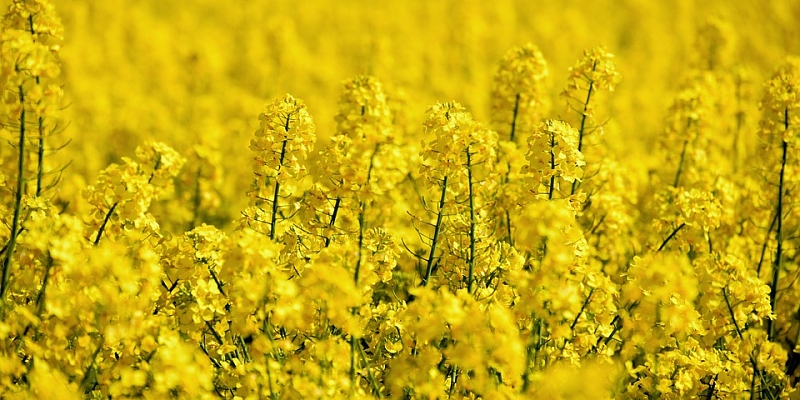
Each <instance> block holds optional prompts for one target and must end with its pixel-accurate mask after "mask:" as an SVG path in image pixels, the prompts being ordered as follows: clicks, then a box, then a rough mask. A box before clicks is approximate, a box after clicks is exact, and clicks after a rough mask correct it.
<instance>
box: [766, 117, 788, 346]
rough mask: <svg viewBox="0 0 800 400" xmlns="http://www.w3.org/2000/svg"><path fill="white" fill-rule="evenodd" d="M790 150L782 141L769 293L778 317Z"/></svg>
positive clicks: (771, 334) (771, 326) (770, 334)
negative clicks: (786, 176)
mask: <svg viewBox="0 0 800 400" xmlns="http://www.w3.org/2000/svg"><path fill="white" fill-rule="evenodd" d="M783 118H784V121H783V124H784V129H785V130H789V109H788V108H786V109H784V111H783ZM788 150H789V144H788V143H786V140H782V141H781V153H782V154H781V173H780V180H779V183H778V207H777V208H778V209H777V211H776V213H777V216H778V227H777V228H776V230H775V240H777V242H778V246H777V249H776V250H775V260H774V261H773V266H772V284H771V285H770V291H769V305H770V307H771V308H772V312H773V313H774V314H776V315H777V312H776V311H777V310H776V308H777V305H778V280H779V279H780V273H781V258H782V257H783V187H784V186H783V184H784V183H783V178H784V174H785V172H786V153H787V152H788ZM767 338H768V339H769V340H770V341H774V340H775V320H774V319H769V320H767Z"/></svg>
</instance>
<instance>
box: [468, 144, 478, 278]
mask: <svg viewBox="0 0 800 400" xmlns="http://www.w3.org/2000/svg"><path fill="white" fill-rule="evenodd" d="M466 151H467V185H468V187H469V277H468V278H467V292H469V293H472V290H473V288H474V286H475V242H476V239H475V194H474V193H473V192H472V155H471V154H470V152H469V146H467V150H466Z"/></svg>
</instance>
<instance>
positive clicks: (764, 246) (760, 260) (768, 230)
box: [756, 213, 778, 277]
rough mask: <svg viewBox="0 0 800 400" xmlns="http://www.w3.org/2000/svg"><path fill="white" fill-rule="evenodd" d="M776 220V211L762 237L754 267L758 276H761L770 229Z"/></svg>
mask: <svg viewBox="0 0 800 400" xmlns="http://www.w3.org/2000/svg"><path fill="white" fill-rule="evenodd" d="M777 222H778V214H777V213H776V214H775V216H774V217H773V218H772V222H770V224H769V228H768V229H767V235H766V237H765V238H764V244H763V245H762V246H761V257H760V258H759V259H758V266H757V267H756V275H758V276H759V277H760V276H761V265H763V264H764V256H765V255H766V253H767V245H768V244H769V235H770V234H771V233H772V229H773V228H774V227H775V223H777Z"/></svg>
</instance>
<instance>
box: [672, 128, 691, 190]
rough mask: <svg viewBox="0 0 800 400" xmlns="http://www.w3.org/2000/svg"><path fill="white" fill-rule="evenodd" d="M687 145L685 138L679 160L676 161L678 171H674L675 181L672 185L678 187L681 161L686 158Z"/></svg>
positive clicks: (681, 167) (681, 166)
mask: <svg viewBox="0 0 800 400" xmlns="http://www.w3.org/2000/svg"><path fill="white" fill-rule="evenodd" d="M688 146H689V141H688V140H685V141H684V142H683V150H682V151H681V160H680V161H679V162H678V171H677V172H675V182H673V183H672V187H678V182H680V179H681V172H682V171H683V161H684V159H686V148H687V147H688Z"/></svg>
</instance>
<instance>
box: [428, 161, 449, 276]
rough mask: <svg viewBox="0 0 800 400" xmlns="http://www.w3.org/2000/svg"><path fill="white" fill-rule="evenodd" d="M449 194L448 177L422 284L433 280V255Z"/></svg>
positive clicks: (444, 184) (444, 183)
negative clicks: (446, 198) (446, 197)
mask: <svg viewBox="0 0 800 400" xmlns="http://www.w3.org/2000/svg"><path fill="white" fill-rule="evenodd" d="M446 195H447V177H446V176H445V177H444V180H443V181H442V198H441V199H440V200H439V212H438V213H437V216H436V226H435V227H434V229H433V239H432V241H431V251H430V254H429V255H428V265H427V267H426V268H425V279H423V280H422V286H428V282H430V280H431V273H433V257H434V256H435V255H436V245H437V244H438V242H439V233H440V232H441V228H442V217H444V200H445V196H446Z"/></svg>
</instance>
